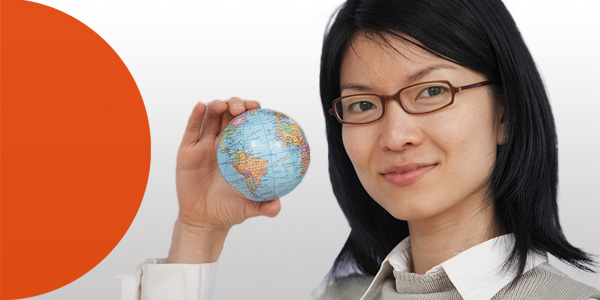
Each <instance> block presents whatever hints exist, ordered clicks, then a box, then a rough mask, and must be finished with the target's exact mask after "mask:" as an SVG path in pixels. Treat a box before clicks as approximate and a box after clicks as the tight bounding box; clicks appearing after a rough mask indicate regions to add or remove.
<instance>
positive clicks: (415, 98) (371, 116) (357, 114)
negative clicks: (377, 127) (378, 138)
mask: <svg viewBox="0 0 600 300" xmlns="http://www.w3.org/2000/svg"><path fill="white" fill-rule="evenodd" d="M490 83H492V82H491V81H482V82H478V83H473V84H469V85H463V86H459V87H455V86H453V85H452V84H451V83H450V82H449V81H445V80H442V81H429V82H422V83H417V84H413V85H409V86H407V87H404V88H402V89H400V90H399V91H398V92H397V93H395V94H393V95H380V94H376V93H364V94H355V95H348V96H343V97H339V98H336V99H335V100H333V102H332V107H331V109H330V110H329V114H330V115H332V116H335V117H336V118H337V120H338V121H339V122H340V123H342V124H367V123H371V122H375V121H377V120H379V119H381V117H383V114H384V113H385V105H384V104H385V103H386V102H387V101H388V100H391V99H394V100H396V101H398V102H400V106H402V109H404V111H405V112H407V113H409V114H426V113H430V112H434V111H438V110H440V109H442V108H444V107H447V106H450V105H452V103H454V95H455V94H456V93H458V92H461V91H464V90H468V89H472V88H476V87H480V86H484V85H488V84H490Z"/></svg>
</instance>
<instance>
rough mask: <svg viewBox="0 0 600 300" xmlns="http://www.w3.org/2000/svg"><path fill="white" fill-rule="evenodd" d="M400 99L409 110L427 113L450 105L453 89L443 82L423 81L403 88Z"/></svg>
mask: <svg viewBox="0 0 600 300" xmlns="http://www.w3.org/2000/svg"><path fill="white" fill-rule="evenodd" d="M400 99H402V102H403V103H404V106H405V107H406V109H407V110H409V111H411V112H415V113H426V112H430V111H434V110H436V109H439V108H441V107H444V106H446V105H448V104H449V103H450V102H451V101H452V90H451V88H450V86H449V85H448V84H446V83H443V82H429V83H423V84H418V85H415V86H413V87H410V88H408V89H405V90H403V91H402V93H401V94H400Z"/></svg>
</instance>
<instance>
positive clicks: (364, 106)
mask: <svg viewBox="0 0 600 300" xmlns="http://www.w3.org/2000/svg"><path fill="white" fill-rule="evenodd" d="M374 108H377V106H376V105H375V104H373V103H371V102H369V101H358V102H354V103H352V104H350V105H349V106H348V110H349V111H354V112H361V111H367V110H370V109H374Z"/></svg>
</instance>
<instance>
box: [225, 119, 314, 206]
mask: <svg viewBox="0 0 600 300" xmlns="http://www.w3.org/2000/svg"><path fill="white" fill-rule="evenodd" d="M217 162H218V165H219V170H220V171H221V174H222V175H223V178H224V179H225V181H226V182H227V183H228V184H229V185H230V186H231V187H232V188H233V189H234V190H235V191H236V192H237V193H238V194H240V195H241V196H243V197H245V198H247V199H250V200H254V201H270V200H274V199H277V198H280V197H282V196H284V195H286V194H288V193H289V192H291V191H292V190H293V189H294V188H295V187H296V186H298V184H300V182H301V181H302V178H303V177H304V174H305V173H306V170H307V169H308V165H309V163H310V148H309V146H308V141H307V140H306V137H305V136H304V132H303V131H302V129H301V128H300V126H299V125H298V124H297V123H296V122H295V121H294V120H292V119H290V118H289V117H288V116H286V115H284V114H282V113H280V112H276V111H273V110H270V109H264V108H257V109H251V110H248V111H246V112H244V113H242V114H241V115H239V116H237V117H235V118H234V119H233V120H231V122H229V125H228V126H227V127H226V128H225V129H224V130H223V132H222V133H221V139H220V140H219V147H218V149H217Z"/></svg>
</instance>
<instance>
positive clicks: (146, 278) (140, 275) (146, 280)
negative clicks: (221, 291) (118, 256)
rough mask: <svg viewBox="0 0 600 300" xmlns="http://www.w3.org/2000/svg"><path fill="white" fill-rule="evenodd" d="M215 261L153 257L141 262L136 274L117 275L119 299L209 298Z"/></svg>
mask: <svg viewBox="0 0 600 300" xmlns="http://www.w3.org/2000/svg"><path fill="white" fill-rule="evenodd" d="M216 277H217V263H216V262H214V263H207V264H165V259H164V258H158V259H156V258H154V259H149V260H147V261H145V262H144V263H142V264H140V265H139V266H138V267H137V269H136V272H135V275H119V276H117V279H121V299H122V300H163V299H173V300H210V299H212V298H213V291H214V285H215V279H216Z"/></svg>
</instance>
